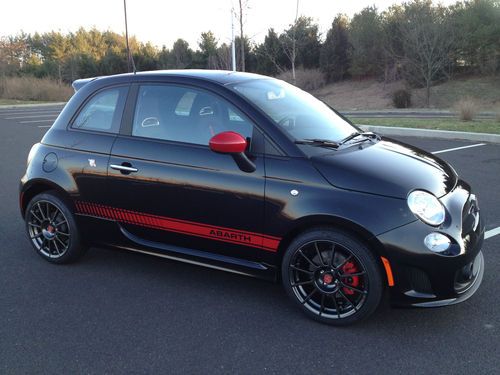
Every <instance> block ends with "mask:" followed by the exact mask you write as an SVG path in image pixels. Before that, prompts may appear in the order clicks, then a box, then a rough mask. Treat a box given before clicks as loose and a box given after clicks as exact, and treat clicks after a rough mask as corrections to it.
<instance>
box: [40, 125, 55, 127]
mask: <svg viewBox="0 0 500 375" xmlns="http://www.w3.org/2000/svg"><path fill="white" fill-rule="evenodd" d="M51 126H52V125H38V127H39V128H50V127H51Z"/></svg>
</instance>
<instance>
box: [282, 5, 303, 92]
mask: <svg viewBox="0 0 500 375" xmlns="http://www.w3.org/2000/svg"><path fill="white" fill-rule="evenodd" d="M296 4H297V5H296V7H295V20H294V21H293V24H291V25H290V28H289V29H288V30H286V31H285V32H284V33H283V34H281V35H280V41H281V44H282V46H283V51H284V52H285V55H286V56H287V57H288V60H289V61H290V66H291V68H292V82H293V84H295V83H296V82H297V79H296V77H295V60H296V59H297V38H296V36H297V20H298V17H299V0H297V3H296Z"/></svg>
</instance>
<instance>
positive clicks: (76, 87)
mask: <svg viewBox="0 0 500 375" xmlns="http://www.w3.org/2000/svg"><path fill="white" fill-rule="evenodd" d="M95 79H97V77H93V78H82V79H77V80H76V81H73V83H72V84H71V86H73V89H74V90H75V92H77V91H78V90H80V89H81V88H82V87H83V86H85V85H86V84H87V83H89V82H92V81H93V80H95Z"/></svg>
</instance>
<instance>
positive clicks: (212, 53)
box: [198, 31, 217, 69]
mask: <svg viewBox="0 0 500 375" xmlns="http://www.w3.org/2000/svg"><path fill="white" fill-rule="evenodd" d="M198 47H199V48H200V55H201V62H200V64H201V65H202V67H203V68H208V69H215V68H216V67H217V39H216V38H215V35H214V34H213V33H212V32H211V31H207V32H204V33H201V39H200V42H199V43H198Z"/></svg>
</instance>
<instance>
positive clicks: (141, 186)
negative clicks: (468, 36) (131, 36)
mask: <svg viewBox="0 0 500 375" xmlns="http://www.w3.org/2000/svg"><path fill="white" fill-rule="evenodd" d="M73 87H74V88H75V90H76V93H75V95H74V96H73V97H72V98H71V100H70V101H69V102H68V103H67V105H66V107H65V108H64V110H63V111H62V112H61V114H60V115H59V117H58V118H57V120H56V121H55V123H54V124H53V126H52V127H51V128H50V130H49V131H48V132H47V133H46V134H45V136H44V137H43V139H42V140H41V142H40V143H37V144H35V145H34V146H33V148H32V149H31V151H30V153H29V156H28V164H27V170H26V174H25V175H24V176H23V177H22V180H21V186H20V206H21V213H22V215H23V217H24V219H25V221H26V231H27V234H28V237H29V239H30V242H31V244H32V245H33V247H34V248H35V250H36V252H37V253H38V254H40V255H41V256H42V257H43V258H44V259H46V260H48V261H50V262H53V263H67V262H71V261H74V260H76V259H77V258H79V257H80V256H81V255H82V254H83V253H84V252H85V249H86V248H88V247H89V246H99V247H103V246H105V247H112V248H115V249H124V250H130V251H135V252H139V253H144V254H151V255H156V256H159V257H163V258H169V259H175V260H180V261H184V262H188V263H192V264H198V265H203V266H207V267H211V268H215V269H219V270H226V271H230V272H235V273H238V274H243V275H251V276H257V277H261V278H266V279H270V280H279V279H281V282H282V283H283V286H284V288H285V290H286V292H287V293H288V295H289V296H290V298H291V299H292V300H293V301H294V303H295V304H296V305H297V306H299V307H300V308H301V309H302V310H303V311H304V312H306V313H307V314H308V315H309V316H310V317H312V318H314V319H317V320H319V321H322V322H326V323H330V324H334V325H344V324H349V323H353V322H355V321H358V320H360V319H362V318H365V317H367V316H368V315H370V314H371V313H372V312H373V311H374V310H375V309H376V308H377V306H378V305H379V304H380V301H381V298H382V295H383V293H384V291H388V292H389V293H390V297H391V302H392V304H394V305H399V306H422V307H430V306H443V305H449V304H454V303H458V302H461V301H464V300H465V299H467V298H469V297H470V296H471V295H472V294H474V292H475V291H476V290H477V289H478V287H479V285H480V283H481V280H482V277H483V268H484V266H483V256H482V253H481V246H482V243H483V238H484V224H483V222H482V220H481V217H480V214H479V207H478V200H477V198H476V197H475V195H474V194H473V193H472V191H471V188H470V186H469V185H468V184H467V183H466V182H464V181H463V180H461V179H460V178H459V177H458V176H457V174H456V172H455V171H454V170H453V168H452V167H450V166H449V165H448V164H446V163H445V162H444V161H442V160H440V159H439V158H437V157H435V156H433V155H432V154H429V153H427V152H425V151H422V150H419V149H417V148H414V147H412V146H409V145H406V144H403V143H401V142H398V141H395V140H391V139H388V138H382V137H380V136H378V135H376V134H373V133H367V132H363V131H361V130H360V129H359V128H357V127H356V126H354V125H353V124H351V123H350V122H349V121H348V120H346V119H345V118H343V117H342V116H341V115H340V114H338V113H337V112H336V111H335V110H333V109H332V108H330V107H328V106H327V105H326V104H324V103H322V102H321V101H319V100H317V99H315V98H314V97H313V96H311V95H309V94H307V93H305V92H303V91H301V90H299V89H297V88H295V87H293V86H291V85H288V84H286V83H284V82H282V81H279V80H276V79H272V78H269V77H264V76H259V75H254V74H247V73H235V72H223V71H189V70H183V71H161V72H144V73H137V74H123V75H116V76H110V77H102V78H94V79H85V80H78V81H75V82H74V84H73Z"/></svg>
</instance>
